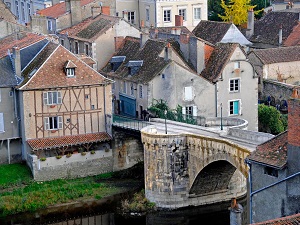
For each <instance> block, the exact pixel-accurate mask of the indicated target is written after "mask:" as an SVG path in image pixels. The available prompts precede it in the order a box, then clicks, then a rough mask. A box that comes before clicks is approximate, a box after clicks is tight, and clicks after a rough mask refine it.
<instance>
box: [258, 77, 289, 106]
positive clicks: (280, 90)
mask: <svg viewBox="0 0 300 225" xmlns="http://www.w3.org/2000/svg"><path fill="white" fill-rule="evenodd" d="M293 87H294V85H291V84H285V83H281V82H278V81H273V80H264V81H263V92H262V96H261V100H264V101H266V100H267V98H268V96H272V97H274V98H275V104H280V102H281V101H282V100H285V101H288V99H290V97H291V95H292V92H293Z"/></svg>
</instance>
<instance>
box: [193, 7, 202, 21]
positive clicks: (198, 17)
mask: <svg viewBox="0 0 300 225" xmlns="http://www.w3.org/2000/svg"><path fill="white" fill-rule="evenodd" d="M194 19H195V20H201V8H194Z"/></svg>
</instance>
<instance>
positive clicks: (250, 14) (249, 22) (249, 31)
mask: <svg viewBox="0 0 300 225" xmlns="http://www.w3.org/2000/svg"><path fill="white" fill-rule="evenodd" d="M253 32H254V12H253V9H250V10H249V11H248V20H247V31H246V37H247V38H250V37H251V36H252V35H253Z"/></svg>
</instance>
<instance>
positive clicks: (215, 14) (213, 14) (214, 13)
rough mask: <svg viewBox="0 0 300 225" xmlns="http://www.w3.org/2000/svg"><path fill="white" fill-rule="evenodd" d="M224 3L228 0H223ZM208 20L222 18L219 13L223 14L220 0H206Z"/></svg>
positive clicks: (219, 19)
mask: <svg viewBox="0 0 300 225" xmlns="http://www.w3.org/2000/svg"><path fill="white" fill-rule="evenodd" d="M225 3H226V4H228V3H229V0H225ZM207 8H208V20H213V21H221V20H222V19H221V18H220V17H219V15H224V9H223V8H222V7H221V0H208V2H207Z"/></svg>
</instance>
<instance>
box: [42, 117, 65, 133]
mask: <svg viewBox="0 0 300 225" xmlns="http://www.w3.org/2000/svg"><path fill="white" fill-rule="evenodd" d="M62 127H63V122H62V116H50V117H45V118H44V129H45V130H61V129H62Z"/></svg>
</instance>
